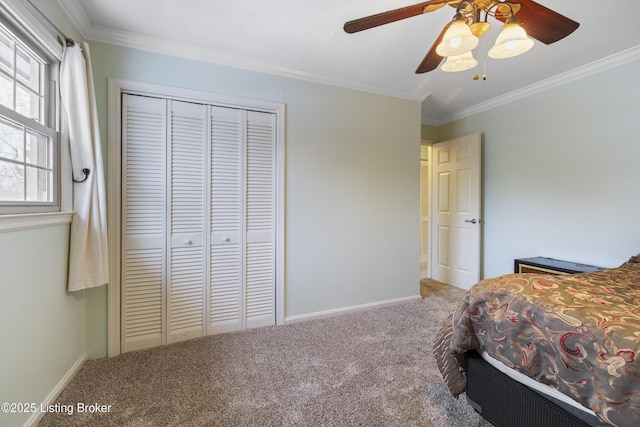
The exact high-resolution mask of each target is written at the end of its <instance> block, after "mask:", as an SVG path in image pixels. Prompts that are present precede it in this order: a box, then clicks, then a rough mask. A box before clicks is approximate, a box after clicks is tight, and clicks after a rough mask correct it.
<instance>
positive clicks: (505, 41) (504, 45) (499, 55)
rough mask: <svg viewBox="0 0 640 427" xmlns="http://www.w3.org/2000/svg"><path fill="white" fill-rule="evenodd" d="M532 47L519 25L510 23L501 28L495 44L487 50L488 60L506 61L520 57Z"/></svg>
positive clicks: (531, 42) (530, 41)
mask: <svg viewBox="0 0 640 427" xmlns="http://www.w3.org/2000/svg"><path fill="white" fill-rule="evenodd" d="M532 47H533V40H531V39H530V38H529V37H528V36H527V33H526V32H525V31H524V28H522V27H521V26H520V25H519V24H516V23H510V24H506V25H505V26H504V27H502V32H500V34H499V35H498V38H497V39H496V44H494V45H493V47H492V48H491V49H489V53H488V55H489V58H492V59H506V58H513V57H514V56H518V55H522V54H523V53H525V52H528V51H529V50H530V49H531V48H532Z"/></svg>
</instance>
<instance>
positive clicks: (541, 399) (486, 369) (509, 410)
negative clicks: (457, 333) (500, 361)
mask: <svg viewBox="0 0 640 427" xmlns="http://www.w3.org/2000/svg"><path fill="white" fill-rule="evenodd" d="M466 360H467V401H468V402H469V404H470V405H471V406H472V407H473V408H474V409H475V410H476V411H477V412H478V413H479V414H480V415H482V416H483V417H484V418H485V419H486V420H488V421H489V422H490V423H492V424H493V425H494V426H496V427H515V426H518V427H611V426H610V425H609V424H605V423H603V422H602V421H600V420H599V419H598V418H596V417H594V416H593V415H590V414H587V413H585V412H583V411H580V410H578V409H576V408H573V407H571V406H570V405H567V404H565V403H563V402H559V401H557V400H556V399H553V398H550V397H548V396H543V395H542V394H540V393H538V392H537V391H535V390H533V389H530V388H529V387H526V386H524V385H522V384H520V383H519V382H517V381H515V380H513V379H511V378H510V377H508V376H507V375H505V374H503V373H502V372H500V371H499V370H497V369H496V368H494V367H493V366H491V365H490V364H489V363H488V362H486V361H485V360H484V359H483V358H482V357H481V356H480V355H479V354H478V353H476V352H475V351H472V352H469V353H467V356H466Z"/></svg>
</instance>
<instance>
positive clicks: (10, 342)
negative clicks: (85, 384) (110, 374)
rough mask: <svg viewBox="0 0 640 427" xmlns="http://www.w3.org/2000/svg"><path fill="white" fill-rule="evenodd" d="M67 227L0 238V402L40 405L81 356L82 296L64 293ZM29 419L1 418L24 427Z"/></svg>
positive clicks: (2, 422) (22, 415)
mask: <svg viewBox="0 0 640 427" xmlns="http://www.w3.org/2000/svg"><path fill="white" fill-rule="evenodd" d="M68 251H69V226H68V225H59V226H53V227H43V228H37V229H33V230H24V231H14V232H1V233H0V272H2V273H1V279H0V325H2V350H1V351H0V361H1V363H0V402H16V403H17V402H23V403H24V402H34V403H37V404H38V408H39V407H40V403H41V402H42V401H44V399H45V398H46V397H47V396H48V395H49V393H50V392H51V391H52V390H53V389H54V387H55V386H56V385H57V384H58V383H59V382H60V380H61V379H62V378H63V377H64V375H65V374H66V373H67V372H68V371H69V369H70V368H71V367H72V366H73V365H74V363H75V362H76V361H77V360H78V359H79V358H80V357H82V355H83V354H84V338H85V337H84V334H85V317H84V314H85V313H84V294H83V292H75V293H68V292H66V286H67V263H68V260H67V254H68ZM30 415H31V414H30V413H9V414H5V413H0V425H2V426H13V425H15V426H19V425H23V424H24V422H25V421H26V420H27V418H28V417H29V416H30Z"/></svg>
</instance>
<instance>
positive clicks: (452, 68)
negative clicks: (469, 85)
mask: <svg viewBox="0 0 640 427" xmlns="http://www.w3.org/2000/svg"><path fill="white" fill-rule="evenodd" d="M476 65H478V61H477V60H476V59H475V58H474V57H473V55H472V53H471V51H469V52H465V53H463V54H462V55H456V56H449V57H448V58H447V61H446V62H445V63H444V64H443V65H442V67H440V69H441V70H442V71H445V72H447V73H457V72H459V71H467V70H470V69H472V68H473V67H475V66H476Z"/></svg>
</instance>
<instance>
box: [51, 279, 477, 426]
mask: <svg viewBox="0 0 640 427" xmlns="http://www.w3.org/2000/svg"><path fill="white" fill-rule="evenodd" d="M424 288H425V289H424V290H425V292H426V298H425V299H424V300H415V301H411V302H407V303H402V304H397V305H391V306H384V307H378V308H372V309H368V310H362V311H358V312H354V313H346V314H342V315H338V316H335V317H331V318H327V319H319V320H311V321H307V322H300V323H295V324H290V325H285V326H274V327H266V328H259V329H253V330H248V331H243V332H238V333H230V334H222V335H215V336H209V337H205V338H201V339H196V340H191V341H188V342H183V343H178V344H173V345H169V346H165V347H161V348H155V349H150V350H145V351H138V352H133V353H127V354H124V355H121V356H119V357H116V358H112V359H102V360H91V361H88V362H86V364H85V365H84V367H83V368H82V369H81V371H80V372H79V373H78V375H77V376H76V377H75V378H74V379H73V380H72V381H71V383H70V384H69V386H68V387H67V388H66V389H65V390H64V391H63V392H62V393H61V395H60V396H59V398H58V401H57V403H58V404H59V405H67V407H72V408H76V407H77V405H78V403H85V404H100V405H111V407H110V408H109V411H108V412H106V413H88V412H84V413H78V412H77V411H74V413H73V414H71V415H69V414H67V413H66V412H61V413H49V414H47V415H46V416H45V417H44V418H43V420H42V421H41V423H40V426H65V427H66V426H385V427H387V426H403V427H405V426H426V427H428V426H438V427H448V426H455V427H457V426H465V427H473V426H478V427H488V426H490V424H489V423H487V422H486V421H484V420H482V419H481V417H480V416H479V415H477V414H476V413H475V412H474V411H473V410H472V409H471V407H470V406H469V405H468V403H467V402H466V400H465V399H464V397H461V398H460V399H458V400H456V399H454V398H453V397H452V396H451V395H450V394H449V393H448V391H447V388H446V386H445V384H444V382H443V381H442V378H441V376H440V373H439V372H438V370H437V368H436V365H435V360H434V358H433V355H432V353H431V340H432V337H433V336H434V334H435V333H436V331H437V329H438V327H439V326H440V323H441V322H442V321H443V320H444V318H445V316H446V315H448V314H449V312H450V311H451V310H453V308H454V306H455V304H456V303H457V301H458V300H459V299H460V298H461V297H462V295H463V291H462V290H460V289H457V288H453V287H450V286H447V285H444V284H440V283H438V282H428V283H426V284H425V285H424Z"/></svg>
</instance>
